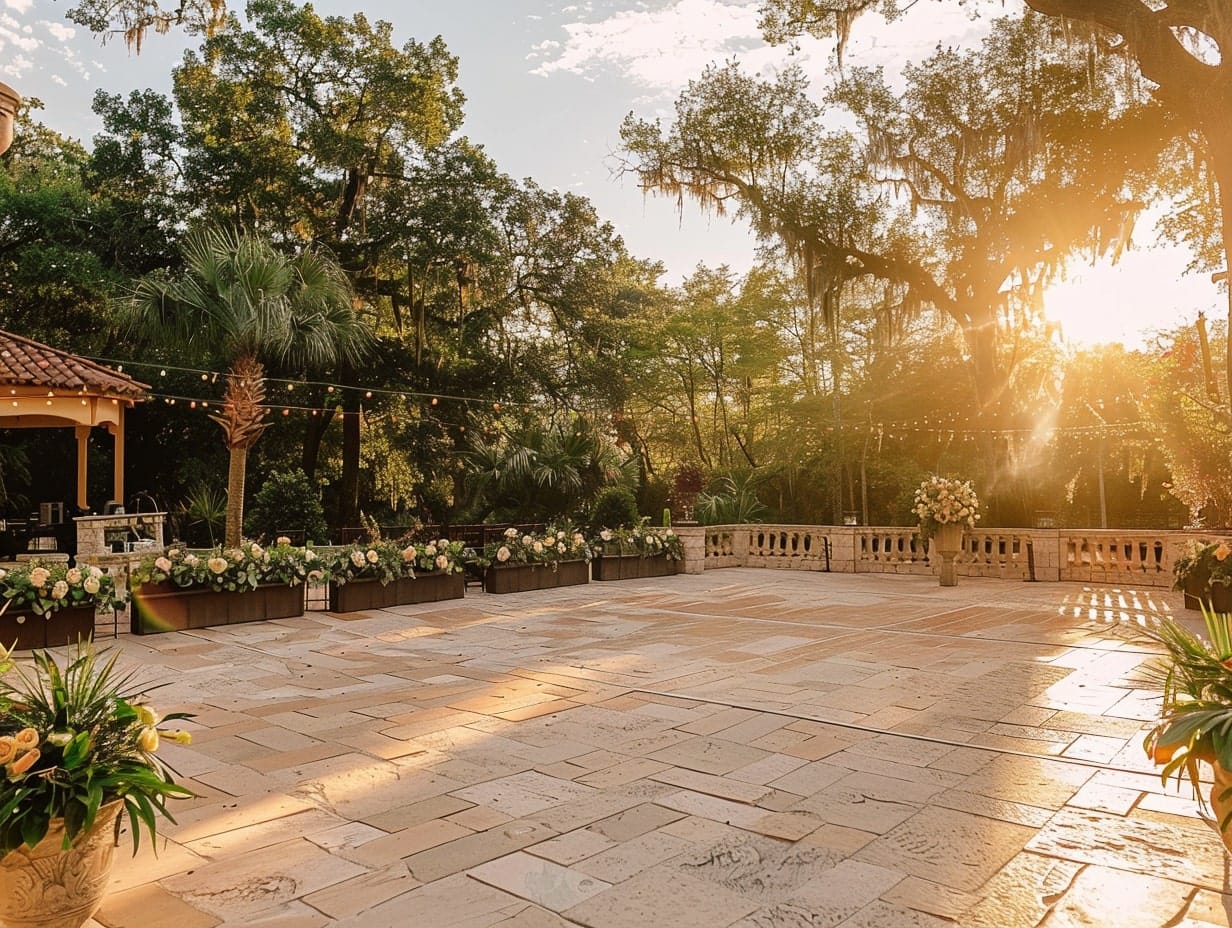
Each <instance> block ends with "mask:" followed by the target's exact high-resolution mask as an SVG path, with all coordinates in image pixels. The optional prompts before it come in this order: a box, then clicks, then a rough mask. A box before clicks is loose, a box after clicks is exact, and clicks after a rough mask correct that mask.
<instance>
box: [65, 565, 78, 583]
mask: <svg viewBox="0 0 1232 928" xmlns="http://www.w3.org/2000/svg"><path fill="white" fill-rule="evenodd" d="M64 579H65V580H67V581H68V582H69V583H80V582H81V571H80V570H78V569H77V568H76V567H70V568H69V569H68V573H66V574H65V575H64Z"/></svg>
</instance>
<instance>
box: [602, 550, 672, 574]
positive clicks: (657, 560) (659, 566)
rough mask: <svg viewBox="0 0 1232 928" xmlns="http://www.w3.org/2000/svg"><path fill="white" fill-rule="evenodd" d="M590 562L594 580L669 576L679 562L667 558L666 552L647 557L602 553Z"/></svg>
mask: <svg viewBox="0 0 1232 928" xmlns="http://www.w3.org/2000/svg"><path fill="white" fill-rule="evenodd" d="M591 564H592V565H593V573H594V579H595V580H644V579H646V578H647V577H670V576H672V575H674V574H675V573H676V572H677V570H678V569H679V565H680V562H679V561H673V560H669V559H668V557H667V555H666V554H652V555H651V556H649V557H642V556H641V555H637V554H617V555H611V554H604V555H601V556H599V557H597V558H595V559H594V560H593V561H592V562H591Z"/></svg>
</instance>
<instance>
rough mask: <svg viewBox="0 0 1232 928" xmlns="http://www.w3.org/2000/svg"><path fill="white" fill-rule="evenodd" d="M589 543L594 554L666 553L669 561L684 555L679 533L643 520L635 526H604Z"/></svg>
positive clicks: (645, 554) (647, 554)
mask: <svg viewBox="0 0 1232 928" xmlns="http://www.w3.org/2000/svg"><path fill="white" fill-rule="evenodd" d="M590 544H591V547H592V548H593V549H594V552H595V555H596V556H602V555H605V554H606V555H609V556H617V555H621V554H636V555H640V556H641V557H653V556H654V555H656V554H666V555H667V559H668V560H669V561H678V560H680V559H681V558H683V557H684V545H683V543H682V542H681V541H680V536H679V535H677V534H676V533H675V532H673V531H672V530H671V529H670V528H654V527H652V526H649V525H646V524H644V522H643V524H642V525H639V526H638V527H637V528H621V529H610V528H605V529H603V530H602V531H600V532H599V534H598V535H597V536H596V537H595V538H594V539H592V540H591V543H590Z"/></svg>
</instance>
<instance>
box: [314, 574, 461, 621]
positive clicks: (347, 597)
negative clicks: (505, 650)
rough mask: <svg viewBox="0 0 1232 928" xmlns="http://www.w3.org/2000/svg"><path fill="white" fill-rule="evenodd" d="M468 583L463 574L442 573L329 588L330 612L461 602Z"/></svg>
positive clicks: (361, 582)
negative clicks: (451, 601) (450, 601)
mask: <svg viewBox="0 0 1232 928" xmlns="http://www.w3.org/2000/svg"><path fill="white" fill-rule="evenodd" d="M465 587H466V581H465V578H464V577H463V575H462V574H446V573H440V572H433V573H423V574H416V575H415V576H414V577H403V578H401V579H399V580H393V581H391V582H389V583H386V584H383V585H382V583H381V582H380V581H379V580H352V581H350V582H349V583H344V584H342V585H341V586H339V585H338V584H336V583H331V584H330V585H329V611H330V612H362V611H364V610H366V609H386V608H388V607H390V606H408V605H414V604H417V603H436V602H441V601H442V600H446V599H461V598H462V596H463V595H464V593H465Z"/></svg>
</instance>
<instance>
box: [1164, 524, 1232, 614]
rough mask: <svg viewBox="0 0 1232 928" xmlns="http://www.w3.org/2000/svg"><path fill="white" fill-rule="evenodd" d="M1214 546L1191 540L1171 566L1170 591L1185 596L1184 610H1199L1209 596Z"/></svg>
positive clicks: (1213, 562)
mask: <svg viewBox="0 0 1232 928" xmlns="http://www.w3.org/2000/svg"><path fill="white" fill-rule="evenodd" d="M1215 548H1216V545H1214V544H1211V543H1209V542H1203V541H1198V540H1196V539H1191V540H1190V541H1187V542H1186V543H1185V548H1184V550H1183V551H1182V553H1181V556H1180V557H1179V558H1177V559H1176V561H1175V562H1174V563H1173V564H1172V576H1173V581H1172V589H1174V590H1179V591H1182V592H1183V593H1184V594H1185V608H1186V609H1200V608H1202V603H1203V602H1204V601H1206V600H1208V599H1209V598H1210V595H1211V568H1212V567H1213V566H1214V564H1215V557H1214V554H1215ZM1225 557H1226V555H1225Z"/></svg>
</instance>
